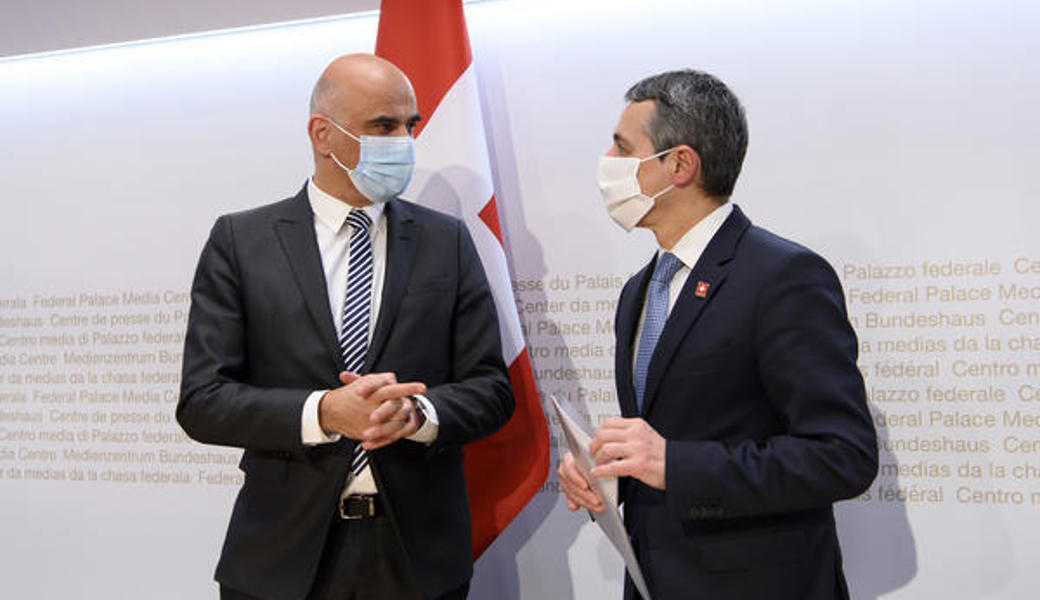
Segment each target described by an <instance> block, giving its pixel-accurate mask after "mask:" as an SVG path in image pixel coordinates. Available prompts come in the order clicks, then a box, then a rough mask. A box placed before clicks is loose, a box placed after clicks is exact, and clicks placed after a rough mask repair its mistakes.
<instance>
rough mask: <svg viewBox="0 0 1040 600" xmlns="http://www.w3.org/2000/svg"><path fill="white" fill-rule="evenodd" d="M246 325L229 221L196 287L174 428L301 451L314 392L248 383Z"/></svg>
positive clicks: (213, 440)
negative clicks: (307, 402)
mask: <svg viewBox="0 0 1040 600" xmlns="http://www.w3.org/2000/svg"><path fill="white" fill-rule="evenodd" d="M245 321H246V318H245V310H244V304H243V291H242V289H241V276H240V271H239V268H238V262H237V256H236V252H235V244H234V229H233V222H232V219H231V218H229V217H228V216H224V217H221V218H219V219H218V220H217V222H216V224H215V225H214V226H213V229H212V231H211V232H210V237H209V240H208V241H207V242H206V245H205V247H204V248H203V250H202V255H201V256H200V258H199V263H198V267H197V268H196V271H195V280H194V283H193V284H192V289H191V311H190V313H189V317H188V329H187V333H186V335H185V340H184V363H183V370H182V375H181V393H180V400H179V402H178V403H177V421H178V422H179V423H180V425H181V427H183V428H184V431H185V432H186V433H187V434H188V435H189V436H191V437H192V438H193V439H195V440H197V441H199V442H203V443H207V444H220V445H225V446H238V447H242V448H250V449H253V450H269V451H302V450H303V441H302V434H301V420H300V419H301V414H302V411H303V403H304V401H305V400H306V398H307V395H308V394H309V393H310V392H311V390H294V389H278V388H262V387H256V386H252V385H249V384H248V383H246V381H247V376H246V375H247V360H248V348H247V341H246V335H245V327H246V322H245Z"/></svg>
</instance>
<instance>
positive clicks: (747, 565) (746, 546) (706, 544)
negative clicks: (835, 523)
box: [699, 529, 806, 573]
mask: <svg viewBox="0 0 1040 600" xmlns="http://www.w3.org/2000/svg"><path fill="white" fill-rule="evenodd" d="M699 545H700V552H701V564H703V565H704V569H705V570H706V571H709V572H715V573H721V572H727V571H752V570H756V569H766V568H770V567H781V566H785V565H792V564H795V563H798V562H801V561H802V560H804V559H805V555H806V535H805V532H804V531H802V530H800V529H792V530H784V531H771V532H760V533H747V534H742V535H740V536H734V537H726V538H719V539H714V540H704V541H702V542H701V543H700V544H699Z"/></svg>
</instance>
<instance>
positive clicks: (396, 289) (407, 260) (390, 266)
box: [362, 200, 419, 373]
mask: <svg viewBox="0 0 1040 600" xmlns="http://www.w3.org/2000/svg"><path fill="white" fill-rule="evenodd" d="M386 227H387V229H386V270H385V275H384V278H383V297H382V300H381V302H380V306H379V317H378V319H377V320H376V327H375V331H374V332H373V333H372V342H371V343H370V344H369V345H368V356H367V357H366V358H365V366H364V367H363V368H362V370H363V371H364V372H366V373H367V372H368V371H370V370H371V369H372V365H374V364H375V362H376V360H378V359H379V355H380V353H382V351H383V347H384V346H385V345H386V339H387V337H389V335H390V330H391V329H392V328H393V324H394V320H395V319H396V318H397V311H398V309H399V308H400V307H401V299H402V298H404V294H405V290H406V289H407V287H408V279H409V277H411V273H412V264H413V263H414V262H415V249H416V245H417V243H418V237H419V231H418V230H419V227H418V225H417V224H416V222H415V219H414V218H413V216H412V211H411V209H410V208H409V207H408V205H407V204H405V203H404V202H402V201H400V200H391V201H390V202H389V203H388V204H387V205H386Z"/></svg>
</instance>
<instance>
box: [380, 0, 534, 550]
mask: <svg viewBox="0 0 1040 600" xmlns="http://www.w3.org/2000/svg"><path fill="white" fill-rule="evenodd" d="M376 54H377V55H379V56H381V57H383V58H385V59H387V60H389V61H390V62H392V63H394V64H395V65H397V66H398V67H399V68H401V70H403V71H404V72H405V73H406V74H407V75H408V78H409V79H410V80H411V81H412V85H413V86H414V87H415V95H416V99H417V101H418V105H419V113H420V114H421V115H422V116H423V121H422V123H420V125H419V127H417V128H416V131H415V132H414V134H415V137H416V170H415V175H414V177H413V179H412V183H411V184H410V185H409V187H408V190H406V192H405V194H404V196H405V197H407V198H408V199H410V200H414V201H416V202H419V203H421V204H425V205H428V206H433V207H434V208H438V209H441V210H447V211H448V212H454V213H455V214H456V216H458V217H459V218H461V219H462V220H463V221H465V223H466V225H467V226H468V227H469V231H470V235H472V236H473V241H474V244H475V245H476V246H477V250H478V252H479V253H480V258H481V261H482V262H483V264H484V270H485V271H486V272H487V275H488V282H489V283H490V285H491V289H492V293H493V294H494V296H495V305H496V307H497V308H498V318H499V328H500V329H501V334H502V355H503V357H504V358H505V361H506V363H507V364H508V365H509V374H510V378H511V380H512V386H513V394H514V396H515V397H516V413H515V414H514V415H513V418H512V419H510V421H509V422H508V423H507V424H506V426H505V427H504V428H503V429H502V430H501V431H499V432H498V433H496V434H495V435H493V436H491V437H488V438H485V439H483V440H481V441H479V442H476V443H474V444H470V445H468V446H466V448H465V466H466V478H467V481H468V485H469V500H470V512H471V514H472V519H473V557H474V560H476V558H477V557H479V556H480V554H481V553H483V552H484V550H485V549H487V547H488V546H490V545H491V542H493V541H494V539H495V537H497V536H498V534H499V533H501V532H502V530H504V529H505V527H506V525H508V524H509V522H510V521H512V520H513V518H514V517H515V516H516V515H517V514H518V513H519V512H520V510H521V509H522V508H523V507H524V505H526V504H527V502H528V501H529V500H530V499H531V498H532V497H533V496H534V494H535V493H536V492H537V491H538V488H539V487H540V486H541V485H542V484H543V483H545V478H546V475H547V473H548V469H549V431H548V426H547V425H546V421H545V414H544V413H543V412H542V405H541V401H540V400H539V397H538V390H537V388H536V386H535V381H534V375H533V373H532V372H531V363H530V360H529V358H528V355H527V348H526V345H525V342H524V339H523V334H522V332H521V329H520V319H519V316H518V315H517V313H516V303H515V300H514V298H513V291H512V284H511V283H510V279H509V271H508V268H507V264H506V258H505V249H504V247H503V242H502V234H501V228H500V226H499V220H498V209H497V207H496V205H495V196H494V189H493V186H492V180H491V167H490V163H489V162H488V152H487V145H486V141H485V137H484V124H483V118H482V116H481V113H480V101H479V97H478V88H477V85H476V78H475V74H474V72H473V59H472V53H471V51H470V45H469V34H468V32H467V30H466V20H465V15H464V13H463V10H462V1H461V0H383V1H382V6H381V9H380V15H379V32H378V35H377V37H376ZM431 182H434V185H428V184H430V183H431ZM446 195H447V196H451V197H450V198H445V196H446Z"/></svg>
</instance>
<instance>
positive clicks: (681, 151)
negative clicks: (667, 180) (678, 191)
mask: <svg viewBox="0 0 1040 600" xmlns="http://www.w3.org/2000/svg"><path fill="white" fill-rule="evenodd" d="M672 156H674V157H675V158H674V159H673V162H672V184H674V185H675V186H676V187H683V186H686V185H689V184H690V183H694V184H698V185H699V182H700V179H701V157H700V155H699V154H697V151H696V150H694V149H693V148H691V147H689V146H687V145H686V144H682V145H680V146H677V147H676V148H675V150H672Z"/></svg>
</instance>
